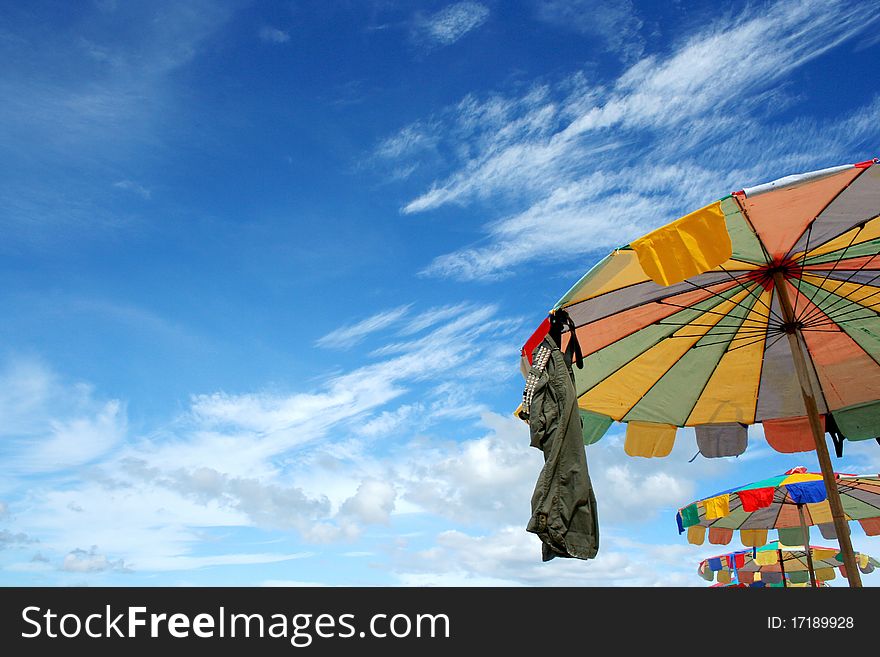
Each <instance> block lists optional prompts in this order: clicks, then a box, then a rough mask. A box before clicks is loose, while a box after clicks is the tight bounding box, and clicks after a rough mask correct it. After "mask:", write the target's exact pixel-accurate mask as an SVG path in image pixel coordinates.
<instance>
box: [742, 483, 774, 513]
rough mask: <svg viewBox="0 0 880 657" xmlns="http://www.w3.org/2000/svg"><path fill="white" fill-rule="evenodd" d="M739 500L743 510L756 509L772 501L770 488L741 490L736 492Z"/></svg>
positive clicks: (766, 505)
mask: <svg viewBox="0 0 880 657" xmlns="http://www.w3.org/2000/svg"><path fill="white" fill-rule="evenodd" d="M737 495H739V499H740V502H742V508H743V511H747V512H748V511H757V510H758V509H763V508H764V507H768V506H770V504H771V503H772V502H773V489H772V488H754V489H752V490H741V491H738V492H737Z"/></svg>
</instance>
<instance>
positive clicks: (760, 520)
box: [676, 467, 880, 547]
mask: <svg viewBox="0 0 880 657" xmlns="http://www.w3.org/2000/svg"><path fill="white" fill-rule="evenodd" d="M835 479H836V482H837V490H838V494H839V496H840V500H841V503H842V505H843V510H844V513H845V514H846V519H847V520H856V521H858V522H859V524H861V526H862V528H863V529H864V530H865V533H866V534H867V535H869V536H876V535H880V476H878V475H845V474H836V475H835ZM676 522H677V523H678V527H679V531H680V532H683V531H687V533H688V540H689V541H690V542H691V543H694V544H697V545H700V544H702V543H703V541H704V540H705V536H706V534H707V533H708V537H709V542H710V543H713V544H718V545H726V544H727V543H729V542H730V541H731V539H732V537H733V533H734V532H735V531H738V532H739V534H740V540H741V542H742V544H743V545H745V546H755V547H758V546H761V545H764V544H765V543H766V541H767V530H770V529H780V530H783V532H785V530H789V529H791V530H793V531H792V532H791V534H792V536H791V538H790V539H787V540H786V541H785V542H786V543H788V544H793V543H798V544H802V543H803V540H802V534H799V532H800V530H801V528H802V526H803V525H806V526H809V525H818V526H819V528H820V530H821V531H822V534H823V536H826V537H828V538H833V537H834V536H835V534H836V532H835V531H834V526H833V524H832V523H831V509H830V507H829V504H828V493H827V490H826V488H825V482H824V480H823V477H822V475H821V474H818V473H814V472H807V471H806V468H803V467H800V468H794V469H792V470H789V471H788V472H787V473H785V474H782V475H779V476H776V477H770V478H769V479H763V480H761V481H756V482H754V483H751V484H747V485H745V486H741V487H739V488H733V489H730V490H727V491H723V492H721V493H716V494H714V495H710V496H709V497H705V498H703V499H700V500H696V501H695V502H692V503H690V504H687V505H686V506H684V507H682V508H681V509H679V511H678V513H677V514H676ZM707 530H708V532H707Z"/></svg>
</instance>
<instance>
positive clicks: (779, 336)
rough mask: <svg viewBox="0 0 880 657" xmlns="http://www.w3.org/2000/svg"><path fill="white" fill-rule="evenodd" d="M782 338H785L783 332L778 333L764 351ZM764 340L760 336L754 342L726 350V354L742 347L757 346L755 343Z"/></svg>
mask: <svg viewBox="0 0 880 657" xmlns="http://www.w3.org/2000/svg"><path fill="white" fill-rule="evenodd" d="M784 336H785V331H780V333H779V335H777V336H776V337H775V338H773V341H772V342H770V344H768V345H767V346H766V347H765V349H764V350H765V351H766V350H767V349H769V348H770V347H772V346H773V345H774V344H776V343H777V342H779V341H780V340H781V339H782V338H783V337H784ZM764 339H765V338H764V337H763V336H762V337H760V338H759V339H757V340H755V341H754V342H749V343H748V344H740V345H737V346H735V347H734V348H733V349H728V350H727V353H730V352H731V351H736V350H737V349H742V348H743V347H749V346H751V345H753V344H757V343H759V342H760V341H761V340H764Z"/></svg>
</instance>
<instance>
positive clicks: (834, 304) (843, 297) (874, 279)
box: [801, 253, 880, 313]
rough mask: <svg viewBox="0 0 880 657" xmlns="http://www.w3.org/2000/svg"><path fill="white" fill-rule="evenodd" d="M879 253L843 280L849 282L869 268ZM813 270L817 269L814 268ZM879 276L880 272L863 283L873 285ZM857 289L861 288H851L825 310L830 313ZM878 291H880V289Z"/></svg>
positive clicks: (872, 294)
mask: <svg viewBox="0 0 880 657" xmlns="http://www.w3.org/2000/svg"><path fill="white" fill-rule="evenodd" d="M877 255H880V254H876V253H875V254H874V255H873V256H871V258H870V259H869V260H868V261H867V262H865V264H864V265H862V266H861V267H859V268H858V269H854V270H853V271H852V273H850V275H849V276H847V277H846V278H845V279H844V280H843V281H842V282H843V283H849V282H850V281H851V280H852V279H853V277H854V276H855V275H856V274H858V273H859V272H862V271H864V270H865V269H867V268H868V265H869V264H870V263H871V260H873V259H874V258H876V257H877ZM813 271H815V270H813ZM801 276H803V273H801ZM878 278H880V274H877V275H876V276H874V277H872V278H871V279H869V280H868V281H867V282H865V283H862V285H871V284H872V283H873V282H875V281H876V280H877V279H878ZM837 289H839V288H836V289H835V291H837ZM857 289H859V288H855V289H853V290H850V291H849V292H848V293H847V294H845V295H844V296H842V297H840V298H839V299H836V300H835V301H834V302H833V303H831V305H829V306H828V308H827V309H826V310H825V312H826V313H828V311H830V310H831V309H832V308H834V306H836V305H837V304H839V303H840V302H841V301H846V300H847V299H849V296H850V295H851V294H852V293H853V292H855V290H857ZM878 292H880V290H878ZM878 292H873V293H871V294H870V295H868V296H867V297H865V299H869V298H870V297H873V296H874V295H876V294H878ZM862 301H864V299H862Z"/></svg>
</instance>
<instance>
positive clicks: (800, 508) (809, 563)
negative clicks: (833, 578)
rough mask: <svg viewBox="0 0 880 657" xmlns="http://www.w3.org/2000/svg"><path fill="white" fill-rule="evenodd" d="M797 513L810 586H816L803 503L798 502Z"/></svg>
mask: <svg viewBox="0 0 880 657" xmlns="http://www.w3.org/2000/svg"><path fill="white" fill-rule="evenodd" d="M797 509H798V515H799V516H800V517H801V529H802V530H803V533H804V551H805V552H806V553H807V566H808V567H809V569H810V586H812V587H813V588H816V571H815V569H814V568H813V553H812V552H811V551H810V532H809V531H808V530H807V521H806V519H805V518H804V505H803V504H798V505H797Z"/></svg>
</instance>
